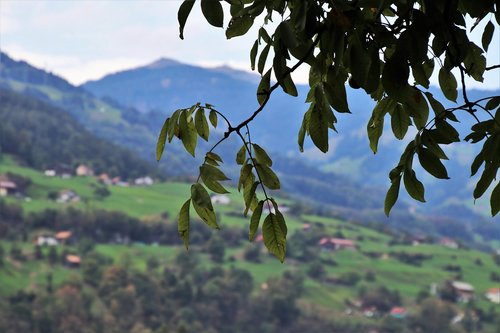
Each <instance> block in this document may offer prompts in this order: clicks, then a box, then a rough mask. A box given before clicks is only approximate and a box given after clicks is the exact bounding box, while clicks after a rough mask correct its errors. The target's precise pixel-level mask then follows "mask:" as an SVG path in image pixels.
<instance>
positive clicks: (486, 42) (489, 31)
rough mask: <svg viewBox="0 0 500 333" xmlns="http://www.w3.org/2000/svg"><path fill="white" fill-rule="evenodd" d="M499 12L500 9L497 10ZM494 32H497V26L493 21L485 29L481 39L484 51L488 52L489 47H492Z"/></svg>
mask: <svg viewBox="0 0 500 333" xmlns="http://www.w3.org/2000/svg"><path fill="white" fill-rule="evenodd" d="M497 10H499V9H498V8H497ZM494 31H495V26H494V25H493V23H492V22H491V21H489V22H488V23H487V24H486V26H485V27H484V32H483V36H482V38H481V43H482V44H483V49H484V50H485V51H488V46H490V43H491V39H492V38H493V32H494Z"/></svg>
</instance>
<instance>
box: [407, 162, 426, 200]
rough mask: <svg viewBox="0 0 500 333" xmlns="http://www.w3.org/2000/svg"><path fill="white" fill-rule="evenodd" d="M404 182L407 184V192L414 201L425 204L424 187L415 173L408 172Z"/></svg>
mask: <svg viewBox="0 0 500 333" xmlns="http://www.w3.org/2000/svg"><path fill="white" fill-rule="evenodd" d="M403 181H404V184H405V188H406V191H407V192H408V194H409V195H410V196H411V197H412V198H413V199H415V200H418V201H421V202H425V198H424V194H425V189H424V185H423V184H422V183H421V182H420V181H419V180H418V179H417V176H416V175H415V171H413V170H406V171H405V173H404V175H403Z"/></svg>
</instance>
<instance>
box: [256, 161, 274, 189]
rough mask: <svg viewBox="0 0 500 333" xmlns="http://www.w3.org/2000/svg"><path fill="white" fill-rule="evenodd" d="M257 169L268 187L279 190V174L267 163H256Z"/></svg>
mask: <svg viewBox="0 0 500 333" xmlns="http://www.w3.org/2000/svg"><path fill="white" fill-rule="evenodd" d="M255 170H256V171H257V173H258V174H259V177H260V179H261V180H262V183H264V185H265V186H266V187H268V188H269V189H271V190H278V189H279V188H280V181H279V179H278V176H277V175H276V174H275V173H274V171H273V170H271V168H269V167H268V166H267V165H264V164H260V163H256V164H255Z"/></svg>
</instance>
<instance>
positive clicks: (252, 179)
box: [157, 0, 500, 261]
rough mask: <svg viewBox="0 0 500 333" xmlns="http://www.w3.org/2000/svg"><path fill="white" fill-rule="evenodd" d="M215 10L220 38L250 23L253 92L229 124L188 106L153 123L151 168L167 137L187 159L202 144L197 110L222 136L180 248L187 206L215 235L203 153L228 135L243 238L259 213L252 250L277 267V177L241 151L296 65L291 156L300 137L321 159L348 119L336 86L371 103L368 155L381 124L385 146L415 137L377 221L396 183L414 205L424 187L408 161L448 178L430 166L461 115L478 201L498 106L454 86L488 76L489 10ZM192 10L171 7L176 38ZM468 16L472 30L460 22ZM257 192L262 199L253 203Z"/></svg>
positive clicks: (498, 138) (392, 4)
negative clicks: (341, 119)
mask: <svg viewBox="0 0 500 333" xmlns="http://www.w3.org/2000/svg"><path fill="white" fill-rule="evenodd" d="M225 2H226V3H227V4H228V5H229V15H230V21H229V24H228V25H227V27H225V33H226V37H227V38H228V39H230V38H233V37H237V36H241V35H245V34H246V33H247V32H248V31H249V29H250V28H251V27H252V26H253V25H254V23H255V22H262V25H261V27H260V28H259V30H258V36H257V39H256V40H255V43H254V44H253V45H252V47H251V49H250V61H251V67H252V69H253V70H255V69H257V71H258V72H259V73H260V74H261V81H260V84H259V86H258V88H257V94H256V95H257V100H258V102H259V104H260V107H259V108H258V109H257V110H255V112H254V113H253V114H252V115H251V116H250V117H249V118H248V119H244V120H242V121H241V123H239V124H238V125H233V124H231V123H230V122H229V121H228V119H227V118H226V117H225V116H224V115H223V114H222V113H221V112H219V111H217V110H215V109H214V108H213V106H211V105H210V104H205V105H202V104H200V103H197V104H195V105H193V106H192V107H191V108H187V109H180V110H177V111H175V112H174V113H173V115H172V116H171V117H169V118H168V119H167V120H166V121H165V124H164V125H163V128H162V130H161V133H160V136H159V140H158V145H157V158H158V159H160V158H161V155H162V153H163V149H164V146H165V143H166V142H167V140H168V142H171V140H172V139H173V138H174V136H175V137H177V138H178V139H180V140H181V141H182V143H183V144H184V147H185V148H186V150H187V151H188V152H189V153H190V154H192V155H194V152H195V147H196V144H197V138H198V137H201V138H202V139H204V140H207V139H208V136H209V128H210V127H209V124H208V121H207V118H206V114H207V112H208V120H209V122H210V123H211V125H212V126H213V127H216V126H217V125H218V119H219V118H222V119H223V120H224V122H225V125H226V126H227V130H226V132H225V133H224V136H223V137H222V138H221V139H220V140H219V141H218V142H217V143H216V144H215V145H214V146H213V147H212V149H210V151H209V152H207V154H206V156H205V162H204V163H203V165H202V166H201V167H200V177H199V178H198V182H197V183H196V184H194V185H193V187H192V192H191V198H190V199H189V200H188V201H187V202H186V203H185V204H184V206H183V207H182V210H181V215H180V221H179V233H180V234H181V237H182V238H183V240H184V241H185V244H186V246H187V245H188V242H189V238H188V235H189V207H190V205H192V206H193V207H194V209H195V211H196V213H197V214H198V215H199V216H200V217H201V219H202V220H203V221H205V222H206V223H207V224H208V225H209V226H210V227H213V228H218V225H217V222H216V218H215V213H214V210H213V207H212V204H211V203H210V197H209V194H208V192H207V188H208V189H209V190H211V191H213V192H216V193H225V192H226V190H225V188H224V187H223V186H222V185H221V184H220V181H224V180H227V177H226V176H225V175H224V173H223V172H222V171H221V170H220V168H219V166H220V164H221V163H222V160H221V158H220V157H219V156H218V155H217V154H215V153H214V152H213V150H214V149H215V148H216V147H217V146H218V145H219V144H220V143H222V142H224V141H225V140H226V139H227V138H228V137H229V136H231V135H237V136H239V137H240V139H241V141H242V143H243V145H242V147H241V149H240V150H239V151H238V152H237V155H236V162H237V163H238V164H239V165H241V174H240V179H239V182H238V190H240V191H241V190H242V191H243V197H244V199H245V204H246V209H245V212H244V213H245V215H247V214H248V212H250V211H252V214H251V219H250V231H249V239H250V240H252V239H253V237H254V236H255V234H256V232H257V230H258V228H259V224H260V220H261V217H262V214H264V211H266V214H267V215H266V217H265V218H264V222H263V225H262V231H263V236H264V242H265V244H266V246H267V248H268V249H269V251H270V252H271V253H273V254H274V255H276V256H277V257H278V258H279V259H280V260H281V261H283V260H284V258H285V252H286V233H287V228H286V223H285V220H284V218H283V215H282V214H281V213H280V211H279V207H278V205H277V203H276V201H275V200H274V199H273V198H272V197H270V196H268V191H269V190H275V189H279V187H280V183H279V179H278V177H277V175H276V174H275V173H274V172H273V170H272V160H271V158H270V157H269V156H268V154H267V153H266V152H265V151H264V150H263V149H262V148H261V147H260V146H259V145H257V144H256V143H254V142H252V141H251V137H250V129H249V124H250V123H251V122H252V120H253V119H254V118H255V117H256V116H257V115H258V114H259V113H260V112H261V111H262V110H263V109H264V108H265V106H266V104H267V102H268V101H269V99H270V98H271V95H272V93H273V91H274V90H276V89H277V88H279V87H281V89H283V91H284V92H285V93H287V94H289V95H291V96H297V89H296V86H295V83H294V81H293V79H292V77H291V73H292V72H293V71H295V70H296V69H297V68H298V67H300V66H304V65H309V67H310V70H309V87H310V90H309V93H308V95H307V98H306V102H308V103H309V108H308V109H307V110H306V112H305V113H304V118H303V122H302V126H301V128H300V130H299V133H298V145H299V149H300V150H301V151H302V150H303V146H304V141H305V139H306V137H310V139H311V140H312V142H313V144H314V145H315V146H316V147H317V148H318V149H319V150H321V151H322V152H327V151H328V149H329V145H328V137H329V134H330V130H333V131H335V124H336V122H337V117H336V113H350V109H349V104H348V101H347V97H346V88H345V85H346V82H347V83H348V84H349V86H350V87H351V88H354V89H363V90H364V91H365V92H366V93H367V94H369V95H370V96H371V97H372V98H373V100H375V101H376V105H375V107H374V109H373V111H372V115H371V118H370V120H369V121H368V124H367V126H366V129H367V136H368V138H369V141H370V148H371V150H372V151H373V152H374V153H376V152H377V149H378V142H379V139H380V137H381V136H382V133H383V131H384V122H385V121H386V120H387V119H390V125H391V126H390V127H391V129H392V133H393V135H394V137H395V138H397V139H399V140H402V139H403V138H405V137H406V134H407V133H408V128H409V126H414V127H415V128H416V130H417V132H416V135H415V136H414V138H413V139H412V140H411V141H410V142H409V143H408V145H407V147H406V149H405V150H404V152H403V154H402V155H401V159H400V161H399V163H398V164H397V165H396V166H395V167H394V168H393V169H392V170H391V171H390V172H389V178H390V182H391V185H390V187H389V190H388V192H387V195H386V199H385V205H384V210H385V213H386V214H387V215H388V214H389V212H390V210H391V208H392V207H393V205H394V204H395V202H396V201H397V199H398V194H399V191H400V187H401V183H403V185H404V188H405V189H406V191H407V192H408V194H409V195H410V196H411V197H412V198H413V199H415V200H418V201H421V202H425V188H424V185H423V184H422V182H421V181H420V180H419V179H418V178H417V175H416V173H415V171H414V167H413V166H414V162H415V161H416V160H417V159H418V163H419V164H420V165H421V166H422V168H423V169H424V170H425V171H427V172H428V173H429V174H431V175H432V176H434V177H436V178H440V179H447V178H448V173H447V170H446V168H445V166H444V164H443V163H442V160H447V159H448V157H447V156H446V154H445V152H444V151H443V149H442V146H444V145H450V144H453V143H456V142H460V141H461V139H460V133H459V132H458V131H457V129H456V128H455V126H454V123H456V122H458V121H459V119H460V117H461V116H463V115H464V114H465V115H467V116H470V117H473V119H475V121H476V123H475V125H473V126H472V128H471V131H470V132H469V133H467V135H466V136H465V137H464V139H463V140H465V141H468V142H470V143H474V144H481V145H482V149H481V151H480V153H479V154H478V155H477V156H476V157H475V159H474V161H473V163H472V165H471V175H475V174H477V173H480V174H481V176H480V177H479V180H478V182H477V184H476V186H475V189H474V191H473V196H474V198H475V199H476V198H479V197H481V196H483V194H484V193H485V192H486V191H487V190H488V188H489V187H490V186H492V184H495V182H494V180H495V178H496V174H497V171H498V168H499V166H500V111H499V110H500V107H499V105H500V96H491V97H487V98H482V99H479V100H476V101H471V100H470V99H469V98H468V95H467V87H466V82H465V77H466V76H468V77H471V78H472V79H474V80H476V81H479V82H482V81H483V74H484V72H485V71H487V70H498V69H499V68H500V65H498V64H495V65H492V66H489V67H488V65H487V64H486V58H485V53H486V52H487V51H488V47H489V45H490V42H491V40H492V38H493V34H494V30H495V26H497V25H496V24H498V23H500V2H499V1H498V0H482V1H476V0H414V1H411V0H384V1H374V0H358V1H349V0H330V1H328V0H274V1H264V0H226V1H225ZM194 4H195V1H194V0H186V1H184V2H183V3H182V4H181V6H180V8H179V12H178V19H179V30H180V38H182V39H183V38H184V27H185V25H186V22H187V19H188V16H189V14H190V12H191V10H192V8H193V6H194ZM200 4H201V11H202V13H203V15H204V17H205V18H206V20H207V21H208V23H209V24H210V25H213V26H215V27H220V28H224V16H225V15H227V14H228V11H227V8H226V9H224V7H223V6H222V4H221V2H220V1H212V0H201V1H200ZM468 18H472V19H473V20H474V21H475V22H474V23H473V24H472V25H471V24H468V22H470V20H469V19H468ZM494 20H496V24H495V23H494ZM482 21H487V23H486V25H485V27H484V31H483V33H482V40H481V42H482V43H481V46H479V45H476V44H475V43H474V42H473V41H471V40H470V39H469V35H468V34H469V33H470V31H472V30H473V29H475V28H476V27H477V26H478V24H479V23H480V22H482ZM468 25H469V26H468ZM436 71H437V72H438V80H439V85H440V88H441V90H442V92H443V95H444V96H445V97H446V98H447V99H448V100H450V101H452V102H455V103H456V102H457V100H458V96H459V92H460V93H461V95H462V96H461V98H462V100H461V101H460V103H462V104H461V105H460V103H459V104H457V106H456V107H452V108H445V107H444V106H443V104H442V103H441V102H440V101H439V100H437V99H436V98H435V97H434V96H433V95H432V94H431V93H430V92H429V85H430V81H429V79H430V77H431V75H432V74H433V73H434V72H436ZM456 74H458V80H457V77H456ZM272 78H275V79H276V82H273V81H272ZM459 85H460V88H461V89H460V90H459V88H458V87H459ZM415 157H417V159H415ZM200 180H201V181H202V182H203V184H204V186H203V185H202V184H201V183H200V182H199V181H200ZM492 187H494V188H493V190H492V192H491V196H490V203H491V214H492V215H496V214H497V213H498V212H499V210H500V185H499V184H496V186H495V185H493V186H492ZM258 188H260V189H261V192H262V194H263V196H264V199H263V200H259V199H258V198H257V189H258Z"/></svg>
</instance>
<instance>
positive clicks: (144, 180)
mask: <svg viewBox="0 0 500 333" xmlns="http://www.w3.org/2000/svg"><path fill="white" fill-rule="evenodd" d="M153 183H154V181H153V178H151V177H149V176H146V177H139V178H136V179H135V180H134V184H135V185H137V186H151V185H153Z"/></svg>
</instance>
